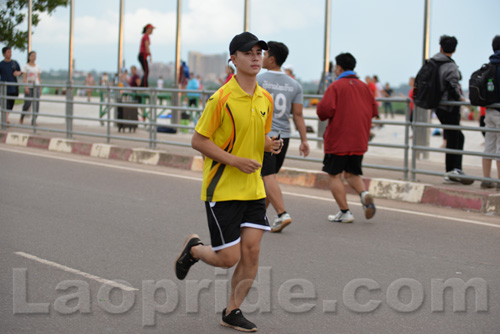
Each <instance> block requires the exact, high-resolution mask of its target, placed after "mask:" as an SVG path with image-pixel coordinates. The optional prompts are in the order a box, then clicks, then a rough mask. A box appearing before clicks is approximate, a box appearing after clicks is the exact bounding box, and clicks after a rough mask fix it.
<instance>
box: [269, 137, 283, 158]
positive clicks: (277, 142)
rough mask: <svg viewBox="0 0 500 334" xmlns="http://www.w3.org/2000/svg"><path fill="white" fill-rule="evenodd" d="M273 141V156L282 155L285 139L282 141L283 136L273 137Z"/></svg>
mask: <svg viewBox="0 0 500 334" xmlns="http://www.w3.org/2000/svg"><path fill="white" fill-rule="evenodd" d="M271 139H272V141H273V145H272V146H271V154H280V152H281V149H282V148H283V139H281V135H280V134H278V136H273V138H271Z"/></svg>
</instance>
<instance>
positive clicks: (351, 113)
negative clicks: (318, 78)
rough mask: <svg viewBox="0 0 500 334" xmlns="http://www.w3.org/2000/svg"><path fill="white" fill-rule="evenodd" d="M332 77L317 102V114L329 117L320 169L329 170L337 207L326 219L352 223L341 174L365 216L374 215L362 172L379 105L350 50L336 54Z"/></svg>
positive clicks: (367, 217)
mask: <svg viewBox="0 0 500 334" xmlns="http://www.w3.org/2000/svg"><path fill="white" fill-rule="evenodd" d="M335 62H336V64H335V75H336V77H337V80H336V81H334V82H333V83H332V84H331V85H330V86H328V89H327V90H326V92H325V95H324V96H323V98H322V99H321V101H320V102H319V103H318V106H317V110H316V112H317V114H318V117H319V119H320V120H321V121H325V120H328V125H327V127H326V130H325V135H324V151H325V158H324V160H323V171H324V172H327V173H328V176H329V178H328V184H329V187H330V191H331V192H332V195H333V197H334V198H335V201H336V202H337V204H338V206H339V208H340V211H339V212H338V213H337V214H336V215H329V216H328V220H329V221H331V222H337V223H352V222H353V221H354V216H353V215H352V213H351V211H350V210H349V206H348V204H347V198H346V189H345V186H344V183H343V181H342V176H343V177H344V179H345V180H346V181H347V183H348V184H349V185H350V186H351V188H352V189H354V191H356V193H358V195H360V198H361V204H362V205H363V209H364V211H365V218H366V219H370V218H372V217H373V216H374V215H375V204H374V203H373V197H372V196H371V195H370V194H369V193H368V192H367V191H365V184H364V183H363V179H362V178H361V175H363V171H362V169H361V163H362V161H363V155H364V154H365V152H366V151H367V150H368V140H369V138H370V128H371V125H372V118H373V117H376V116H378V111H377V110H378V107H377V103H376V102H375V98H374V97H373V95H372V93H371V92H370V88H368V85H366V84H365V83H364V82H362V81H361V80H359V79H358V77H357V76H356V73H354V67H356V59H355V58H354V57H353V56H352V55H351V54H350V53H341V54H339V55H338V56H337V57H335Z"/></svg>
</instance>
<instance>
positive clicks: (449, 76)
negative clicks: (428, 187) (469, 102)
mask: <svg viewBox="0 0 500 334" xmlns="http://www.w3.org/2000/svg"><path fill="white" fill-rule="evenodd" d="M457 44H458V41H457V39H456V38H455V37H453V36H447V35H443V36H441V39H440V40H439V45H440V46H441V47H440V51H439V52H438V53H437V54H435V55H434V56H433V57H432V59H434V60H435V61H436V62H437V63H443V64H442V65H441V66H440V67H439V81H440V87H441V91H442V92H443V95H442V97H441V101H465V98H464V97H463V96H462V90H461V88H460V84H459V81H460V72H459V71H458V66H457V64H455V61H454V60H453V59H452V58H451V56H452V55H453V54H454V53H455V50H456V48H457ZM435 112H436V116H437V117H438V119H439V121H440V122H441V124H443V125H460V106H438V107H437V108H436V110H435ZM443 133H444V134H443V136H444V137H445V138H446V148H447V149H453V150H460V151H463V149H464V141H465V137H464V134H463V133H462V131H460V130H447V129H444V130H443ZM445 164H446V173H447V175H446V176H445V178H444V181H445V183H462V184H465V185H470V184H472V183H474V180H468V179H463V178H460V176H461V175H464V172H463V171H462V154H456V153H446V157H445ZM457 176H458V177H457Z"/></svg>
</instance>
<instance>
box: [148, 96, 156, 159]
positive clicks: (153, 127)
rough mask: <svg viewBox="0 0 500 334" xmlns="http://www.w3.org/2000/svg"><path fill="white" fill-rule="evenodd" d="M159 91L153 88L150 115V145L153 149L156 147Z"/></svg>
mask: <svg viewBox="0 0 500 334" xmlns="http://www.w3.org/2000/svg"><path fill="white" fill-rule="evenodd" d="M157 93H158V92H157V91H156V89H154V90H153V92H152V95H151V99H150V100H151V105H152V107H151V112H150V113H149V114H150V117H149V147H150V148H152V149H153V150H154V149H156V138H157V137H156V133H157V130H156V121H157V120H156V117H157V116H156V114H157V111H158V110H157V109H156V103H157Z"/></svg>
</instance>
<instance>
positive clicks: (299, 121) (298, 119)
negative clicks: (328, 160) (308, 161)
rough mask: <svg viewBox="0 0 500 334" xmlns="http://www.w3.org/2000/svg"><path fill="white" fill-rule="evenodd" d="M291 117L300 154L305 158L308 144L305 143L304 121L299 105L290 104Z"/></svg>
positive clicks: (301, 108) (301, 106) (300, 105)
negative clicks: (298, 140)
mask: <svg viewBox="0 0 500 334" xmlns="http://www.w3.org/2000/svg"><path fill="white" fill-rule="evenodd" d="M292 117H293V123H294V124H295V128H296V129H297V131H299V135H300V147H299V151H300V154H301V155H304V157H307V156H308V155H309V143H308V142H307V129H306V122H305V121H304V114H303V105H302V104H301V103H292Z"/></svg>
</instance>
